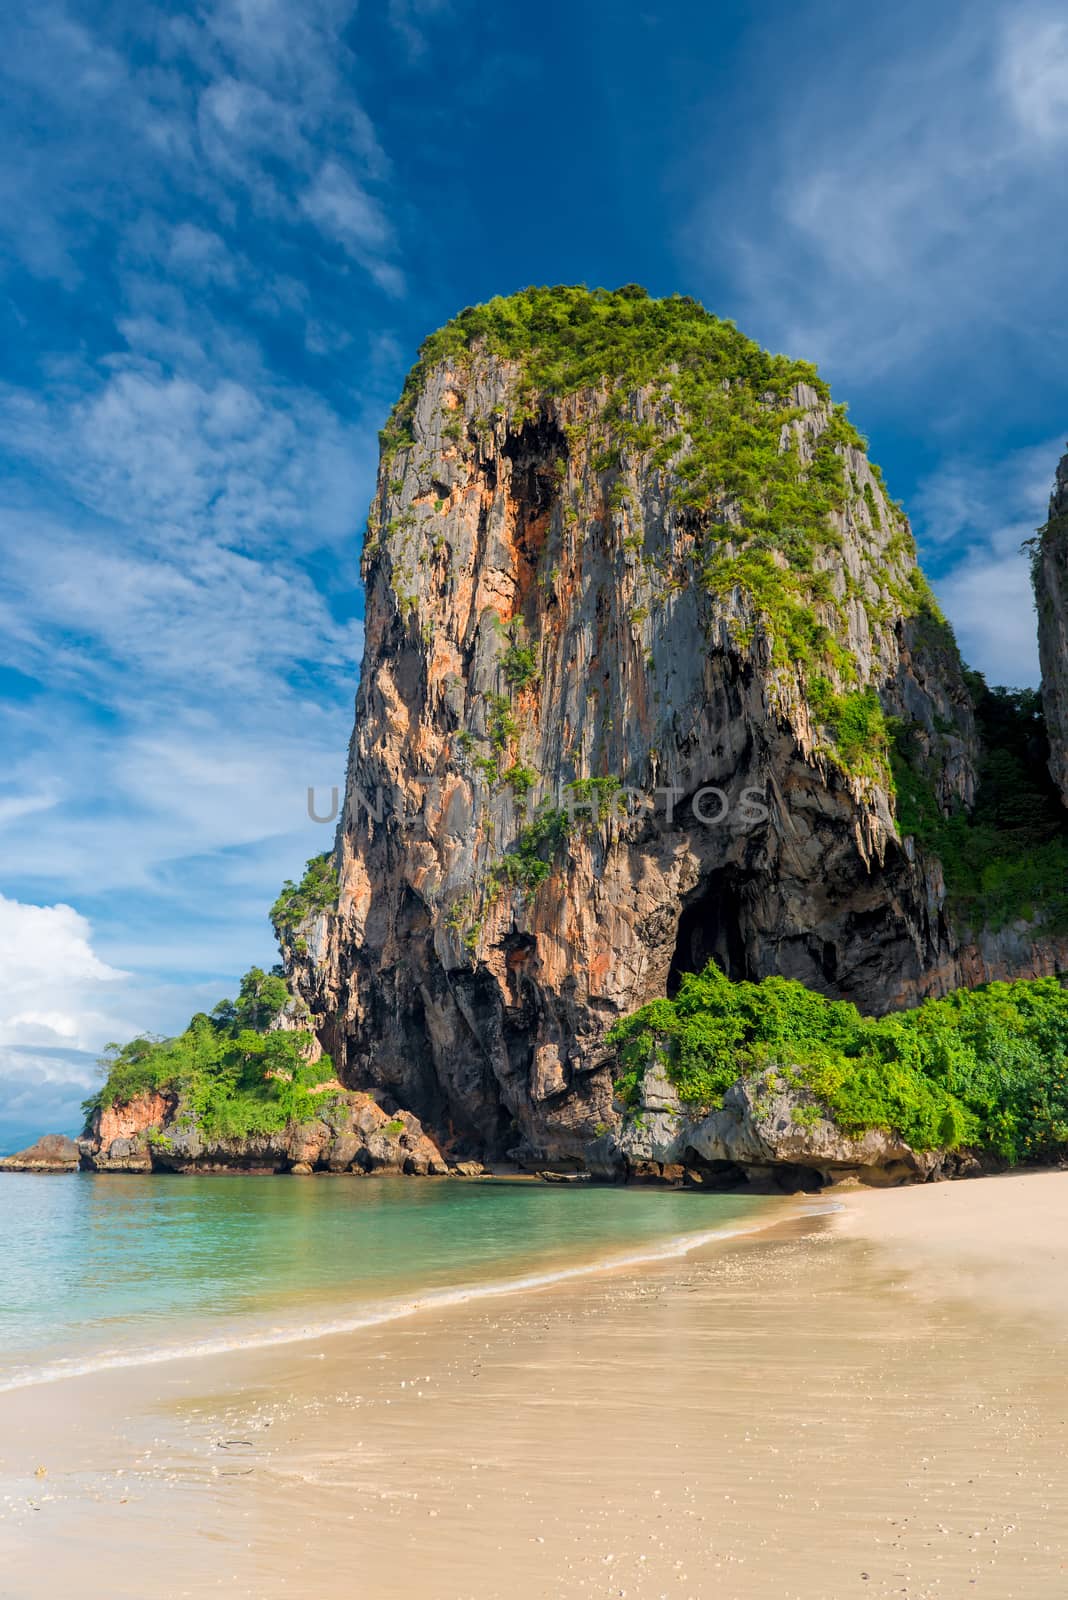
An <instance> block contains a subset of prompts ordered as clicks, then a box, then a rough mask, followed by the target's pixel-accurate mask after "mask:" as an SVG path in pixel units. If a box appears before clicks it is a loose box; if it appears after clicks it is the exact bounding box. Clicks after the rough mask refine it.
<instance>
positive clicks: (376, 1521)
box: [0, 1172, 1068, 1600]
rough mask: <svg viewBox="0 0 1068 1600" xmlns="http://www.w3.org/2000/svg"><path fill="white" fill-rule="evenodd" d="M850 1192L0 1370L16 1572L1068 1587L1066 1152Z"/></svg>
mask: <svg viewBox="0 0 1068 1600" xmlns="http://www.w3.org/2000/svg"><path fill="white" fill-rule="evenodd" d="M831 1203H832V1204H833V1205H835V1206H837V1207H838V1208H839V1209H837V1210H834V1211H832V1212H827V1213H825V1214H823V1215H811V1214H806V1212H807V1211H810V1210H811V1207H812V1202H811V1201H808V1202H802V1201H783V1202H781V1203H779V1204H778V1208H777V1209H776V1210H775V1211H774V1213H773V1214H771V1215H769V1221H770V1223H771V1226H769V1227H768V1228H767V1229H766V1230H765V1231H763V1232H761V1233H757V1234H753V1235H750V1236H748V1237H742V1238H735V1239H732V1240H728V1241H726V1242H723V1243H719V1244H715V1245H711V1246H705V1247H703V1248H702V1249H701V1250H700V1251H698V1252H696V1253H695V1254H692V1255H690V1256H687V1257H685V1258H682V1259H679V1260H673V1261H662V1262H660V1263H655V1264H650V1265H647V1266H644V1267H642V1268H641V1269H640V1270H639V1269H636V1268H629V1269H620V1270H618V1271H614V1272H609V1273H603V1272H602V1273H595V1274H591V1275H590V1276H588V1277H581V1278H576V1279H572V1280H570V1281H567V1282H565V1283H561V1284H558V1285H556V1286H554V1287H548V1288H543V1289H540V1290H537V1291H528V1292H524V1293H518V1294H514V1295H509V1296H507V1297H503V1298H499V1299H496V1300H490V1301H482V1302H472V1303H470V1304H468V1305H461V1306H454V1307H451V1308H449V1309H445V1310H442V1309H438V1310H434V1311H431V1312H426V1313H423V1314H419V1315H416V1316H414V1317H411V1318H409V1319H407V1320H404V1321H401V1322H397V1323H394V1324H391V1325H389V1326H387V1327H383V1328H377V1329H368V1330H365V1331H363V1332H361V1333H358V1334H349V1335H343V1336H335V1337H332V1338H324V1339H319V1340H311V1341H309V1342H306V1343H300V1344H293V1345H288V1346H285V1347H282V1348H279V1349H271V1350H257V1351H238V1352H235V1353H233V1354H231V1355H227V1356H223V1357H218V1356H216V1357H211V1358H204V1359H200V1360H182V1361H176V1362H171V1363H168V1364H166V1365H164V1366H159V1367H155V1368H150V1367H142V1368H130V1369H128V1370H125V1371H121V1372H109V1373H102V1374H97V1375H95V1376H89V1377H83V1378H77V1379H70V1380H65V1381H63V1382H61V1383H56V1384H52V1385H49V1386H46V1387H41V1388H31V1389H24V1390H21V1391H15V1392H13V1393H10V1394H6V1395H2V1396H0V1489H2V1500H0V1596H3V1597H4V1600H37V1597H44V1596H50V1597H51V1596H56V1595H66V1594H74V1593H77V1594H78V1595H79V1596H80V1597H84V1600H95V1597H97V1596H100V1597H104V1596H109V1597H123V1596H131V1597H132V1596H144V1595H146V1594H149V1593H151V1594H154V1595H159V1596H164V1597H168V1600H170V1597H174V1600H178V1597H184V1596H199V1595H208V1594H214V1593H216V1592H223V1591H226V1592H228V1593H230V1594H233V1595H237V1596H248V1597H256V1600H265V1597H272V1600H273V1597H276V1596H279V1597H281V1596H296V1595H300V1596H303V1595H310V1596H322V1597H334V1596H341V1595H345V1596H351V1595H354V1594H355V1595H359V1596H367V1597H368V1600H377V1597H379V1596H381V1597H383V1600H394V1597H407V1596H416V1595H426V1596H432V1597H434V1600H468V1597H471V1600H474V1597H476V1596H477V1597H478V1600H504V1597H507V1600H535V1597H537V1600H541V1597H555V1596H561V1597H570V1596H575V1597H609V1596H629V1597H631V1600H646V1597H649V1600H659V1597H667V1600H697V1597H700V1600H704V1597H706V1596H715V1597H717V1600H732V1597H737V1600H756V1597H758V1596H759V1597H761V1600H766V1597H769V1596H774V1597H781V1600H838V1597H840V1596H841V1597H846V1596H854V1595H856V1596H865V1597H868V1600H871V1597H882V1596H891V1595H895V1596H897V1595H906V1596H911V1597H913V1600H918V1597H921V1596H932V1597H933V1596H951V1597H954V1600H955V1597H958V1596H963V1595H987V1596H989V1597H991V1600H1011V1597H1017V1596H1027V1597H1030V1596H1036V1597H1037V1596H1042V1597H1054V1596H1060V1595H1063V1594H1064V1593H1065V1591H1066V1588H1068V1482H1066V1480H1065V1475H1064V1472H1063V1461H1064V1458H1065V1455H1066V1453H1068V1375H1066V1370H1065V1352H1066V1341H1068V1173H1060V1172H1057V1173H1026V1174H1015V1175H1009V1176H1006V1177H1001V1178H992V1179H985V1180H979V1181H974V1182H967V1183H958V1184H941V1185H927V1186H924V1187H921V1188H915V1189H907V1190H894V1191H882V1192H871V1191H856V1192H850V1193H845V1194H835V1195H834V1196H833V1197H832V1200H831ZM39 1472H40V1475H37V1474H38V1473H39Z"/></svg>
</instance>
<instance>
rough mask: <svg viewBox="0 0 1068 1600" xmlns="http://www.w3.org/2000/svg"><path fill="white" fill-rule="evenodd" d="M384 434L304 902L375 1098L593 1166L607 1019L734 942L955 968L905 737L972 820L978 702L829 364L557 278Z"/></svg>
mask: <svg viewBox="0 0 1068 1600" xmlns="http://www.w3.org/2000/svg"><path fill="white" fill-rule="evenodd" d="M382 439H383V445H382V460H381V467H380V471H379V476H378V486H377V490H376V495H375V501H374V506H373V508H372V512H371V516H370V518H369V521H368V530H367V538H366V544H365V548H364V555H363V574H364V580H365V583H366V590H367V633H366V650H365V656H364V663H363V671H362V678H361V682H360V687H359V693H358V698H357V705H356V724H355V730H354V733H353V738H352V744H351V748H350V753H349V762H348V773H347V784H346V799H345V807H344V812H343V815H342V818H341V822H340V826H339V832H338V838H337V844H336V850H335V855H334V858H333V865H334V866H335V867H336V871H337V875H338V876H337V899H336V903H333V904H326V902H325V900H324V899H323V898H322V897H321V896H315V897H312V898H310V899H309V898H308V897H305V898H303V899H302V898H301V895H300V893H299V891H298V893H297V894H296V895H295V897H291V902H290V913H289V914H288V915H287V916H285V917H283V918H281V919H280V920H279V922H278V924H277V925H278V929H279V936H280V939H281V942H282V946H283V953H284V957H285V961H286V966H287V970H288V973H289V976H290V979H291V982H292V983H293V984H294V986H295V987H296V988H297V989H299V991H300V993H301V995H302V996H303V998H304V1000H305V1001H306V1002H307V1004H308V1006H309V1007H310V1008H311V1011H312V1013H313V1015H314V1017H315V1019H316V1022H317V1026H318V1031H319V1036H320V1039H321V1041H322V1044H323V1046H324V1048H325V1049H327V1050H329V1051H330V1052H331V1053H332V1055H333V1058H334V1061H335V1063H336V1065H337V1067H338V1069H339V1072H340V1074H341V1076H342V1078H343V1079H344V1081H345V1082H346V1083H347V1084H350V1085H352V1086H354V1087H360V1088H371V1089H372V1090H375V1091H379V1092H382V1093H384V1094H385V1095H387V1096H390V1097H392V1098H393V1100H395V1101H396V1103H398V1104H400V1105H402V1106H404V1107H407V1108H410V1109H411V1110H412V1111H413V1112H415V1113H416V1114H417V1115H418V1116H419V1117H420V1118H421V1119H422V1120H423V1122H424V1123H425V1124H426V1125H427V1126H428V1127H429V1128H431V1129H432V1130H433V1131H434V1133H435V1134H436V1136H437V1137H438V1138H439V1139H441V1140H444V1141H450V1140H451V1148H452V1149H453V1150H454V1151H461V1152H462V1151H463V1150H465V1149H470V1150H472V1151H476V1150H477V1151H478V1152H479V1153H480V1154H481V1153H488V1154H491V1155H493V1154H501V1153H503V1152H505V1151H506V1150H509V1149H511V1148H516V1147H518V1148H519V1149H521V1150H522V1151H524V1152H526V1153H527V1154H529V1155H530V1156H531V1157H532V1158H535V1159H536V1158H537V1155H538V1153H539V1152H546V1153H549V1154H552V1155H556V1156H559V1155H566V1154H569V1153H570V1154H574V1155H576V1156H579V1157H581V1155H582V1153H583V1152H584V1151H586V1150H588V1149H589V1147H590V1144H591V1141H594V1140H596V1139H597V1138H598V1137H599V1136H601V1135H603V1133H604V1131H605V1129H606V1128H607V1127H610V1126H612V1125H613V1124H614V1120H615V1118H616V1113H615V1112H614V1110H613V1105H612V1084H611V1065H610V1053H609V1052H608V1051H607V1050H606V1048H605V1045H604V1042H603V1041H604V1035H605V1033H606V1031H607V1029H608V1028H609V1027H610V1026H611V1024H612V1023H613V1022H614V1021H615V1020H616V1019H617V1018H618V1017H619V1016H621V1015H623V1014H626V1013H629V1012H630V1011H632V1010H633V1009H634V1008H635V1007H637V1006H638V1005H640V1004H642V1003H644V1002H645V1001H647V1000H649V999H651V998H654V997H656V996H658V995H663V994H665V993H670V992H672V990H673V986H674V984H675V982H676V981H677V977H678V975H679V973H680V972H682V971H686V970H691V969H694V968H696V967H699V966H701V965H702V964H703V963H704V962H705V960H707V958H708V957H710V956H715V957H716V958H717V959H718V960H719V961H720V963H721V964H722V966H723V967H724V969H725V970H726V971H727V973H728V974H729V975H730V976H733V977H753V978H759V977H763V976H766V975H769V974H773V973H779V974H783V975H786V976H790V977H796V978H799V979H801V980H802V981H803V982H805V983H807V984H809V985H811V986H813V987H815V988H817V989H820V990H823V991H824V992H827V993H831V994H835V995H841V996H845V997H848V998H851V999H854V1000H856V1001H857V1002H858V1003H859V1004H860V1005H861V1006H862V1007H864V1008H865V1009H869V1010H883V1009H887V1008H889V1007H892V1006H896V1005H900V1004H906V1003H908V1002H910V1001H913V1000H915V999H916V998H917V997H918V996H920V995H921V994H922V993H924V992H926V990H927V989H928V988H929V987H931V985H932V983H934V984H940V983H941V984H942V985H943V986H944V979H945V978H946V975H949V974H951V973H952V963H953V959H954V945H953V936H952V931H951V930H950V929H949V927H948V926H947V923H946V919H945V916H944V914H943V911H942V896H943V891H942V883H941V873H940V869H939V867H938V864H937V862H925V861H924V859H923V856H922V853H920V852H918V851H917V850H916V849H915V847H914V846H912V844H911V843H910V842H903V841H902V840H901V839H900V838H899V835H898V832H897V828H896V825H895V819H894V802H893V798H892V795H893V785H892V783H891V780H890V774H889V754H890V751H889V736H888V728H887V724H888V719H890V718H893V719H896V723H895V724H894V726H895V728H896V733H897V736H898V738H900V737H901V736H902V735H904V736H906V737H907V738H908V740H910V741H911V746H912V749H913V752H914V756H915V758H916V759H917V760H918V761H919V762H920V763H921V764H922V766H923V768H924V770H925V772H926V774H927V779H928V781H929V784H930V786H931V788H932V789H933V791H934V793H935V794H936V796H937V800H938V803H939V805H940V806H941V808H942V809H943V811H945V812H949V811H952V810H953V809H955V808H957V807H960V806H966V805H968V804H970V802H971V799H972V796H973V790H974V783H975V778H974V772H975V762H976V744H975V731H974V721H973V713H972V705H971V700H970V698H969V694H968V691H967V688H966V686H965V683H964V680H963V678H962V671H961V665H960V661H959V657H958V655H957V651H956V647H955V645H954V643H953V640H952V635H951V634H950V632H949V630H948V629H947V628H946V626H945V624H944V623H943V621H942V620H941V618H940V616H939V614H938V612H937V608H936V607H935V605H934V603H933V601H932V599H931V596H930V594H929V591H928V590H927V588H926V585H925V583H924V581H923V578H922V576H921V574H920V573H919V570H918V568H917V566H916V563H915V556H914V546H913V542H912V538H911V535H910V532H909V528H908V523H907V521H906V519H905V517H904V515H903V513H902V511H901V510H900V508H899V507H897V506H896V505H894V504H893V503H892V502H891V501H890V500H889V499H888V497H887V495H886V493H885V490H884V487H883V484H882V480H881V477H880V476H879V474H878V471H877V469H875V468H873V467H872V465H871V464H870V463H869V461H868V459H867V455H866V453H865V447H864V441H863V440H862V439H861V438H860V436H859V435H858V434H857V433H856V432H855V430H854V429H853V428H852V427H851V426H850V424H849V423H848V422H847V421H846V419H845V415H844V411H843V409H842V408H840V407H837V408H836V407H835V406H833V405H832V403H831V401H830V398H829V396H828V394H827V391H826V388H825V386H824V385H823V384H822V383H821V382H820V380H819V379H818V377H817V376H816V374H815V372H814V370H813V369H812V368H810V367H808V366H806V365H805V364H803V363H794V362H789V361H786V360H785V359H784V358H782V357H770V356H768V355H767V354H765V353H764V352H763V351H761V350H759V349H758V347H757V346H755V345H753V344H752V343H750V342H749V341H748V340H746V339H745V338H743V337H742V336H741V335H740V334H739V333H738V332H737V331H736V330H735V329H734V328H733V326H732V325H731V324H729V323H723V322H719V321H718V320H717V319H716V318H714V317H712V316H710V315H708V314H707V313H706V312H704V311H703V310H702V309H701V308H700V307H699V306H698V305H697V304H696V303H695V302H693V301H690V300H687V299H682V298H674V299H671V300H667V301H652V300H650V299H649V298H648V297H647V296H645V294H644V292H643V291H640V290H637V289H625V290H622V291H618V292H616V293H614V294H605V293H602V292H597V293H593V294H591V293H587V292H586V291H584V290H563V289H562V290H538V291H526V292H525V293H524V294H521V295H517V296H514V297H512V298H510V299H508V300H502V301H494V302H491V303H490V304H489V305H488V306H486V307H481V308H478V309H476V310H472V311H469V312H466V313H464V314H463V315H461V316H460V317H459V318H458V319H457V320H456V321H455V322H453V323H451V324H449V325H448V326H447V327H446V328H445V329H443V330H441V331H440V333H438V334H436V335H434V336H433V337H432V338H431V339H429V340H428V341H427V343H426V344H425V345H424V347H423V352H422V355H421V359H420V361H419V363H418V365H417V366H416V368H415V369H414V371H413V372H412V374H411V375H410V377H409V379H408V382H407V384H406V386H405V390H404V393H403V396H402V398H401V401H400V402H399V404H398V406H397V408H396V409H395V411H394V414H393V417H392V418H391V420H390V423H389V425H388V427H387V428H386V429H385V430H384V433H383V436H382ZM708 791H716V792H711V793H710V792H708ZM322 870H323V869H320V886H321V873H322ZM932 974H934V975H935V976H934V977H932ZM939 974H941V975H942V976H938V975H939Z"/></svg>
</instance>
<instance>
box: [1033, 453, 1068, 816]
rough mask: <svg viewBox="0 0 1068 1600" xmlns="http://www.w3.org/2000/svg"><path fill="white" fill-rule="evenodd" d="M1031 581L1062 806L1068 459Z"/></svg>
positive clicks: (1067, 688)
mask: <svg viewBox="0 0 1068 1600" xmlns="http://www.w3.org/2000/svg"><path fill="white" fill-rule="evenodd" d="M1034 582H1035V601H1036V604H1037V607H1038V651H1039V658H1040V661H1041V664H1042V707H1043V710H1044V712H1045V715H1046V728H1047V730H1048V733H1049V744H1050V763H1049V767H1050V774H1051V776H1052V778H1053V781H1054V783H1055V784H1056V785H1057V787H1058V789H1059V790H1060V792H1061V799H1062V800H1063V801H1064V803H1065V805H1068V455H1065V456H1062V458H1061V461H1060V465H1059V466H1058V468H1057V481H1056V484H1055V486H1054V489H1053V494H1052V496H1051V498H1050V503H1049V520H1048V521H1047V523H1046V525H1045V527H1044V528H1043V529H1042V531H1041V534H1040V535H1039V539H1038V543H1037V546H1036V548H1035V555H1034Z"/></svg>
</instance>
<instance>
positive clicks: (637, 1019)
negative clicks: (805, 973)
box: [608, 962, 1068, 1161]
mask: <svg viewBox="0 0 1068 1600" xmlns="http://www.w3.org/2000/svg"><path fill="white" fill-rule="evenodd" d="M608 1042H609V1043H610V1044H612V1045H613V1046H614V1047H615V1048H616V1050H617V1051H618V1056H619V1061H620V1067H621V1072H620V1077H619V1079H618V1082H617V1085H616V1088H617V1093H618V1094H619V1096H620V1098H621V1099H622V1101H623V1103H624V1104H625V1105H626V1106H628V1107H629V1108H635V1107H637V1106H638V1105H640V1103H641V1088H642V1079H643V1076H644V1073H645V1069H646V1067H647V1066H648V1064H649V1061H650V1059H651V1056H652V1052H653V1051H654V1050H659V1051H661V1053H662V1055H663V1059H664V1062H665V1066H666V1070H667V1074H668V1077H669V1078H670V1080H671V1081H672V1082H673V1083H674V1085H675V1086H676V1088H677V1090H678V1094H679V1098H680V1100H681V1101H682V1103H683V1105H685V1106H686V1107H688V1108H689V1109H690V1110H691V1111H695V1112H700V1113H704V1112H706V1111H709V1110H713V1109H715V1108H716V1107H718V1106H719V1105H720V1104H721V1102H722V1097H723V1095H724V1093H725V1092H726V1090H727V1089H728V1088H730V1086H731V1084H732V1083H734V1082H735V1081H736V1080H737V1079H738V1078H739V1077H740V1076H743V1075H745V1074H748V1073H751V1072H757V1071H761V1070H763V1069H764V1068H766V1067H769V1066H771V1067H779V1068H780V1069H781V1073H782V1076H783V1078H784V1079H785V1080H786V1081H787V1082H788V1083H791V1084H792V1085H793V1086H795V1087H802V1088H805V1089H808V1090H809V1091H811V1093H812V1094H813V1095H814V1096H815V1097H816V1099H817V1100H818V1101H819V1102H821V1103H822V1104H823V1105H824V1106H825V1107H826V1109H827V1112H828V1113H829V1115H830V1116H831V1117H832V1118H833V1119H834V1120H835V1121H836V1122H837V1123H838V1125H839V1126H840V1127H841V1128H842V1129H843V1130H844V1131H845V1132H847V1133H855V1134H860V1133H862V1132H863V1131H864V1130H865V1129H868V1128H881V1129H884V1130H887V1131H890V1132H894V1133H897V1134H899V1135H900V1136H901V1137H902V1138H904V1139H905V1140H906V1141H907V1142H908V1143H909V1144H910V1145H911V1146H912V1147H913V1149H915V1150H929V1149H936V1148H943V1147H945V1148H950V1149H953V1148H956V1147H958V1146H960V1145H966V1146H970V1147H973V1148H981V1149H988V1150H992V1151H994V1152H996V1153H997V1154H998V1155H1000V1156H1002V1157H1004V1158H1005V1159H1007V1160H1009V1161H1017V1160H1020V1159H1022V1158H1025V1157H1034V1158H1039V1157H1049V1156H1051V1155H1053V1154H1055V1153H1063V1151H1064V1148H1065V1146H1068V990H1066V989H1064V988H1063V987H1062V985H1061V984H1060V983H1059V981H1058V980H1057V979H1056V978H1038V979H1032V980H1020V981H1018V982H1015V983H990V984H986V985H985V986H984V987H982V988H980V989H973V990H967V989H959V990H957V991H955V992H954V993H953V994H950V995H947V996H946V997H945V998H944V999H942V1000H927V1001H924V1003H923V1004H922V1005H920V1006H917V1007H916V1008H915V1009H913V1010H911V1011H903V1012H899V1013H896V1014H893V1015H890V1016H886V1017H881V1018H878V1019H873V1018H870V1017H863V1016H861V1014H860V1012H859V1011H858V1010H857V1008H856V1007H855V1006H854V1005H851V1004H850V1003H849V1002H848V1001H844V1000H828V999H826V998H825V997H824V996H823V995H819V994H815V993H814V992H813V991H812V990H810V989H806V988H805V987H804V986H803V985H802V984H800V983H796V982H794V981H793V980H792V979H786V978H765V979H764V981H763V982H761V983H732V982H730V980H729V979H728V978H726V977H725V976H724V974H723V973H722V972H721V971H720V970H719V969H718V967H716V966H715V964H714V963H711V962H710V963H709V965H708V966H707V967H706V968H705V970H704V971H703V972H701V973H691V974H688V975H687V976H686V977H684V978H683V980H682V983H681V985H680V988H679V992H678V995H677V996H676V998H675V999H674V1000H654V1001H653V1002H652V1003H651V1004H649V1005H647V1006H643V1007H642V1008H641V1010H640V1011H637V1012H635V1014H634V1015H633V1016H632V1017H628V1018H627V1019H626V1020H625V1021H623V1022H620V1023H617V1025H616V1026H615V1027H614V1028H613V1029H612V1031H611V1033H610V1034H609V1035H608Z"/></svg>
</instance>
